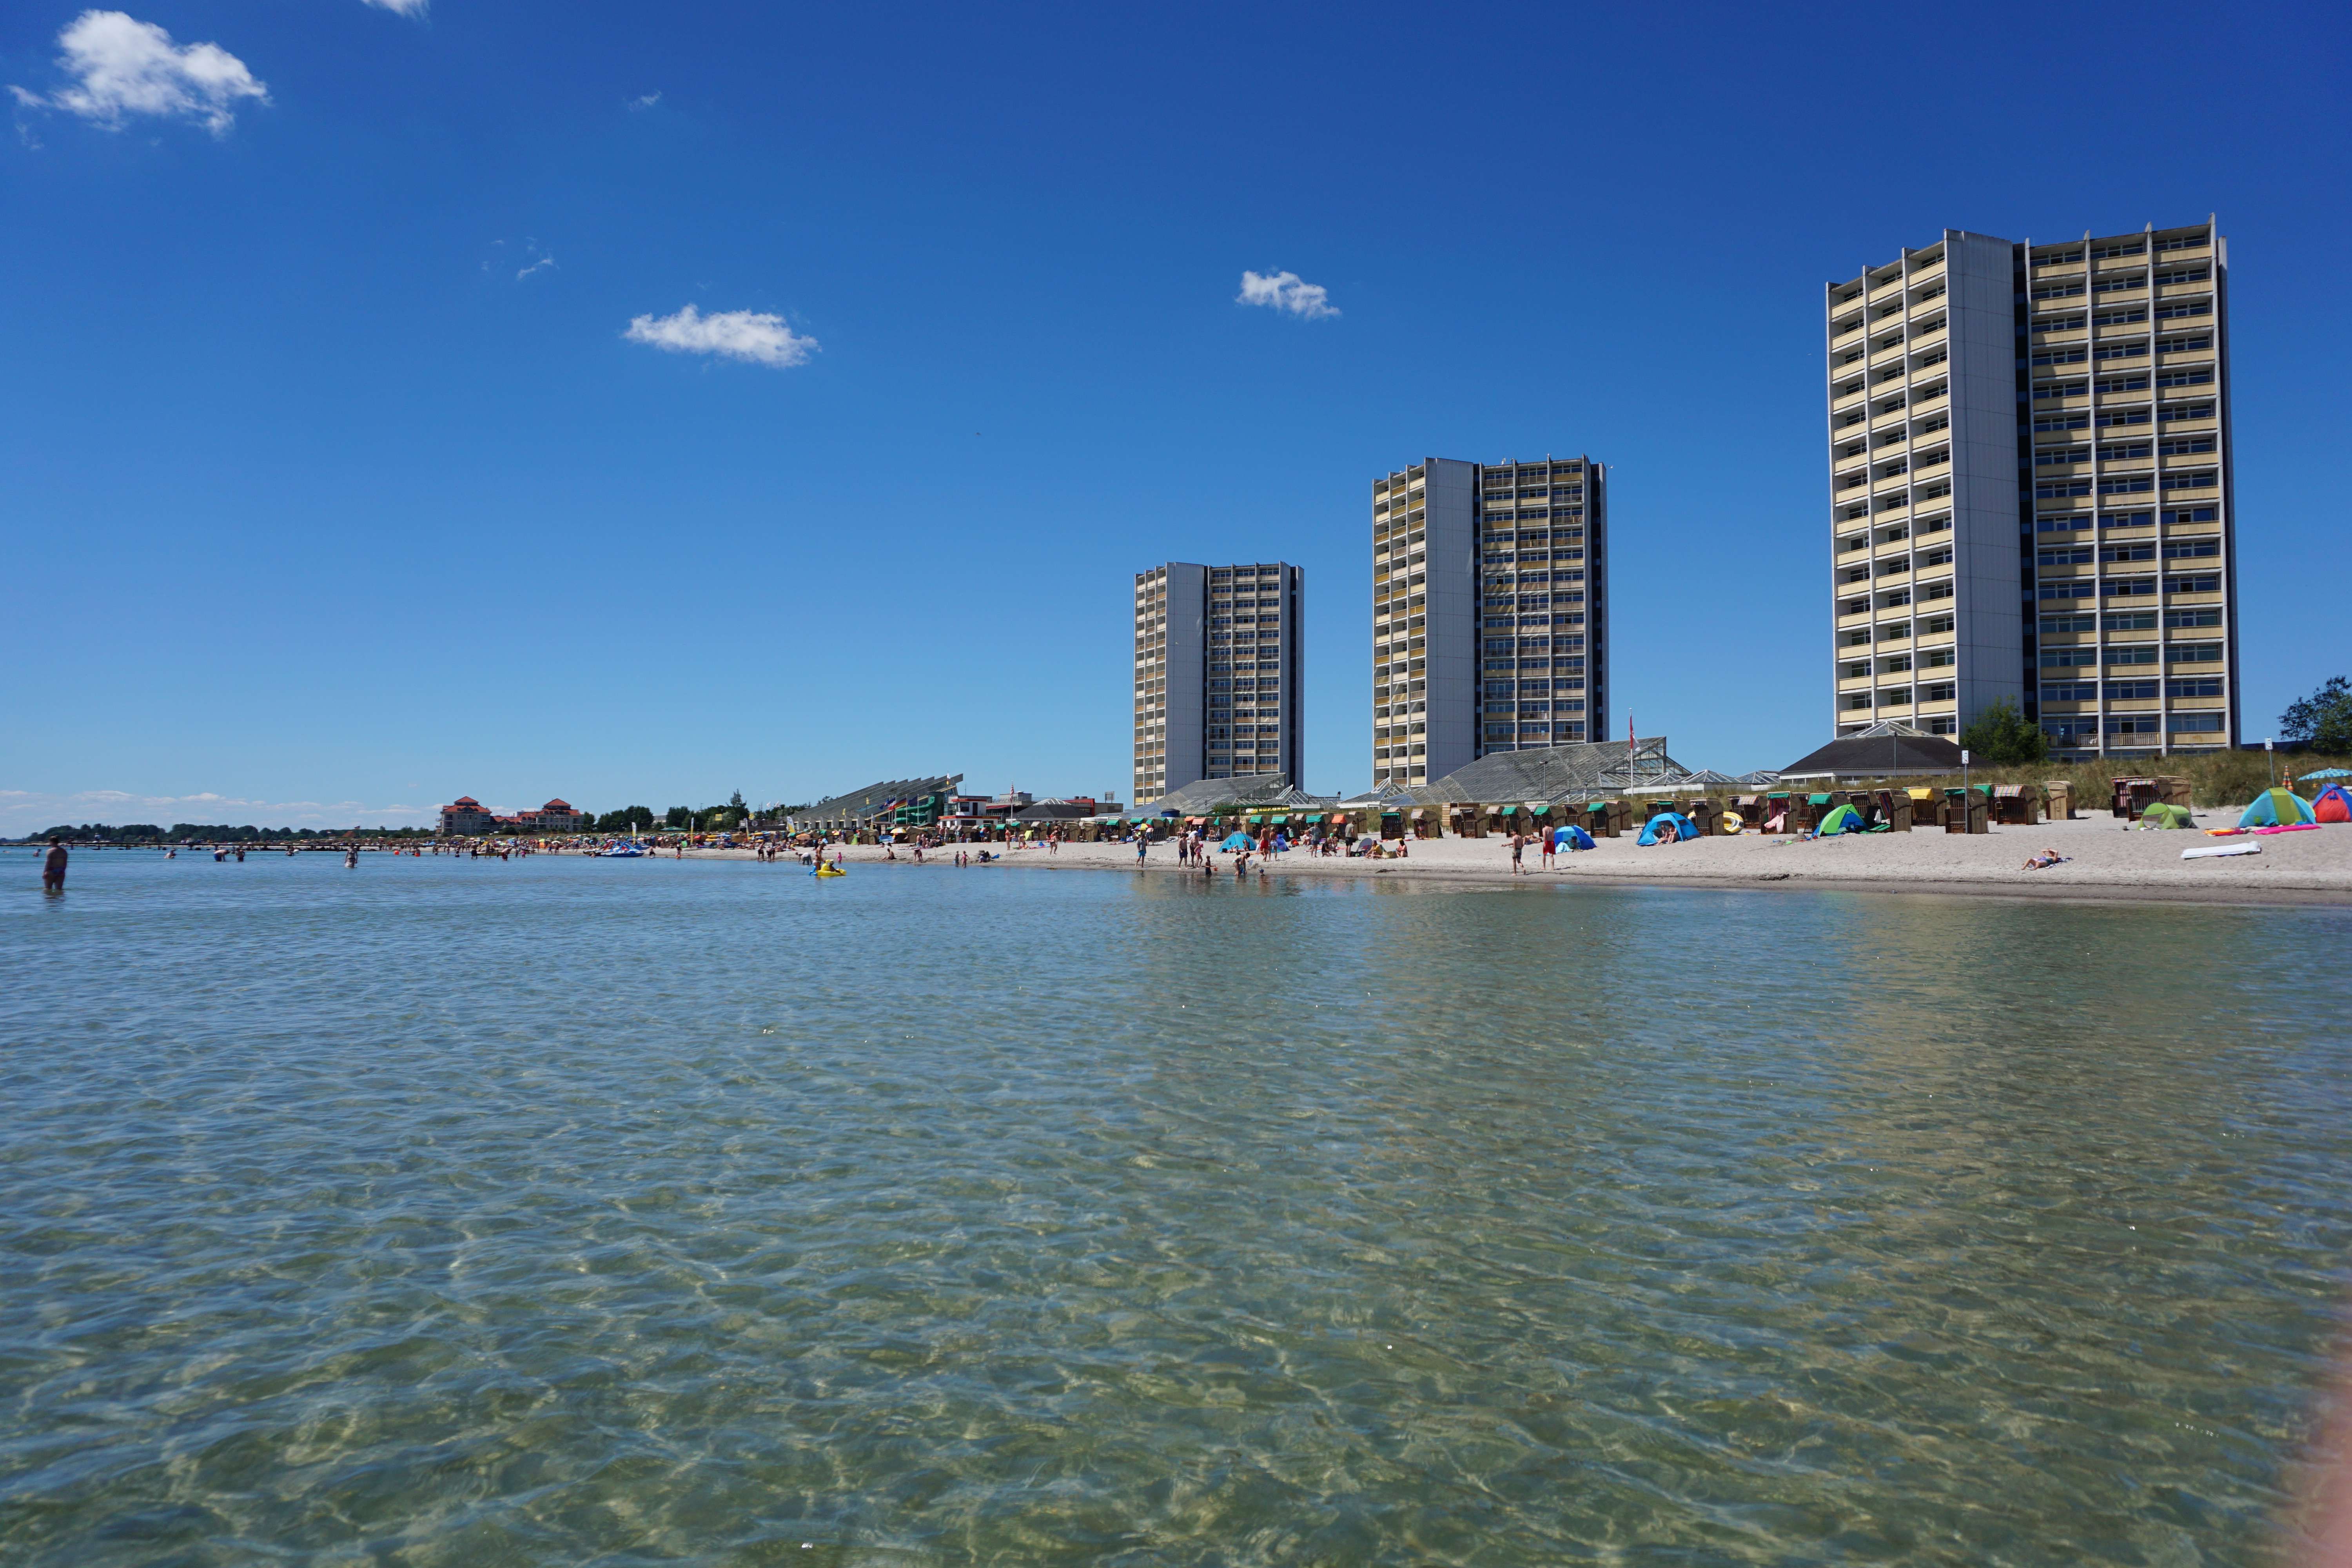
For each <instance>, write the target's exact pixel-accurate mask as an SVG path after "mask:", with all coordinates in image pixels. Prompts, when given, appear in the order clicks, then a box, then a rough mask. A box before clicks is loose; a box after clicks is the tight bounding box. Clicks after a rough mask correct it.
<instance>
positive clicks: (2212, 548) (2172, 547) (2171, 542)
mask: <svg viewBox="0 0 2352 1568" xmlns="http://www.w3.org/2000/svg"><path fill="white" fill-rule="evenodd" d="M2219 554H2221V541H2220V540H2219V539H2168V540H2165V541H2164V542H2163V545H2162V552H2161V553H2160V554H2159V553H2158V542H2157V541H2155V540H2153V539H2140V540H2134V541H2133V542H2130V543H2128V544H2102V545H2100V546H2099V549H2098V555H2097V559H2098V560H2099V561H2100V562H2101V563H2108V562H2116V561H2173V560H2179V559H2181V558H2184V557H2186V558H2192V559H2194V558H2201V557H2205V556H2214V555H2219ZM2092 559H2093V557H2092V553H2091V547H2090V546H2089V545H2087V544H2076V545H2072V546H2069V547H2068V548H2066V549H2063V550H2042V551H2037V552H2035V553H2034V557H2033V563H2034V564H2035V565H2036V566H2087V565H2089V564H2090V563H2091V562H2092Z"/></svg>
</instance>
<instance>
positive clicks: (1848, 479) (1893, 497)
mask: <svg viewBox="0 0 2352 1568" xmlns="http://www.w3.org/2000/svg"><path fill="white" fill-rule="evenodd" d="M2228 267H2229V249H2228V244H2227V242H2226V241H2225V240H2224V239H2223V238H2222V237H2221V235H2220V234H2219V233H2218V232H2217V231H2216V229H2215V227H2214V226H2213V224H2212V223H2211V221H2210V220H2209V221H2207V222H2206V223H2203V224H2199V225H2195V226H2190V227H2187V228H2174V229H2158V228H2155V227H2152V226H2151V227H2149V228H2147V229H2144V230H2142V231H2141V232H2140V233H2137V234H2126V235H2115V236H2111V237H2107V238H2104V239H2100V238H2094V237H2090V236H2088V235H2085V236H2084V237H2083V238H2081V239H2075V240H2066V241H2063V242H2060V243H2056V244H2048V243H2042V242H2037V241H2034V240H2031V239H2027V240H2021V241H2011V240H2006V239H1997V238H1994V237H1990V236H1988V235H1980V234H1969V233H1967V232H1965V231H1963V230H1959V229H1946V230H1945V231H1944V235H1943V237H1942V239H1940V240H1938V241H1937V243H1935V244H1933V245H1929V246H1926V247H1922V248H1920V249H1917V250H1907V249H1906V250H1905V251H1904V252H1903V253H1902V254H1901V255H1900V256H1899V257H1898V258H1895V260H1894V261H1891V262H1888V263H1887V264H1885V266H1882V267H1874V268H1870V269H1868V270H1867V271H1865V272H1864V273H1863V274H1862V275H1861V276H1860V277H1857V278H1850V279H1846V280H1845V281H1844V282H1843V283H1832V284H1830V285H1829V286H1828V289H1827V312H1828V313H1827V334H1828V353H1829V437H1830V495H1831V503H1830V504H1831V523H1832V528H1831V532H1832V550H1831V553H1832V562H1833V563H1834V564H1833V567H1832V571H1833V572H1834V574H1835V603H1834V607H1833V609H1832V621H1833V627H1832V637H1833V639H1834V644H1835V647H1834V658H1835V665H1834V675H1833V677H1832V682H1833V697H1832V701H1833V703H1834V706H1835V722H1836V725H1837V732H1838V733H1840V734H1851V733H1853V732H1854V731H1857V730H1861V729H1863V728H1865V727H1866V726H1868V725H1870V724H1872V723H1874V722H1878V721H1885V720H1889V719H1895V720H1901V721H1906V722H1907V723H1910V724H1913V725H1916V726H1917V727H1918V728H1919V729H1922V730H1925V731H1928V732H1930V733H1932V734H1954V733H1957V732H1958V731H1960V730H1963V729H1965V728H1966V727H1967V726H1968V725H1969V722H1970V721H1973V720H1974V719H1975V718H1976V717H1977V716H1978V715H1979V713H1981V712H1982V711H1983V710H1985V709H1986V708H1987V707H1989V706H1990V705H1991V704H1993V703H1994V702H1996V701H1999V700H2001V699H2004V698H2006V699H2008V700H2011V701H2012V702H2014V703H2015V704H2016V705H2017V707H2018V709H2019V710H2020V711H2021V712H2022V713H2023V714H2024V715H2025V716H2026V717H2028V718H2030V719H2034V720H2036V721H2039V722H2040V724H2041V725H2042V729H2043V730H2044V731H2047V732H2048V734H2049V736H2050V740H2051V745H2052V748H2053V752H2056V753H2057V754H2059V755H2062V756H2068V757H2078V756H2087V755H2091V754H2095V753H2096V752H2102V751H2105V752H2127V751H2187V750H2200V749H2211V748H2219V747H2225V746H2228V745H2231V744H2233V743H2234V742H2235V739H2236V736H2237V732H2238V690H2237V668H2238V659H2237V625H2236V616H2235V614H2234V608H2235V599H2236V552H2235V548H2234V545H2233V542H2232V540H2233V535H2234V532H2235V526H2234V521H2233V518H2232V490H2231V461H2230V395H2229V385H2230V382H2229V363H2230V362H2229V352H2228V334H2229V310H2228ZM2012 545H2013V546H2014V552H2013V554H2014V565H2015V571H2014V574H2012V572H2011V563H2012V549H2011V547H2012ZM2012 584H2014V585H2013V586H2012Z"/></svg>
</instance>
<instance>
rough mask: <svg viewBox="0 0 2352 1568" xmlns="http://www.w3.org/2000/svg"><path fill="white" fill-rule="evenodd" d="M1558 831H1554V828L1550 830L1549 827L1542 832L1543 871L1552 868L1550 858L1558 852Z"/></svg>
mask: <svg viewBox="0 0 2352 1568" xmlns="http://www.w3.org/2000/svg"><path fill="white" fill-rule="evenodd" d="M1558 852H1559V830H1558V829H1556V828H1550V827H1547V828H1545V829H1544V830H1543V868H1544V869H1545V870H1547V871H1549V870H1550V869H1551V868H1552V859H1551V858H1552V856H1553V855H1555V854H1557V853H1558Z"/></svg>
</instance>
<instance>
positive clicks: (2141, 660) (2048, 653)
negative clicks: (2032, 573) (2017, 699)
mask: <svg viewBox="0 0 2352 1568" xmlns="http://www.w3.org/2000/svg"><path fill="white" fill-rule="evenodd" d="M2158 663H2161V664H2219V663H2221V644H2220V643H2217V642H2174V643H2153V642H2134V643H2110V644H2108V645H2107V646H2106V647H2096V646H2092V645H2085V646H2084V647H2044V648H2043V649H2042V668H2044V669H2086V668H2091V667H2092V666H2095V665H2101V664H2158Z"/></svg>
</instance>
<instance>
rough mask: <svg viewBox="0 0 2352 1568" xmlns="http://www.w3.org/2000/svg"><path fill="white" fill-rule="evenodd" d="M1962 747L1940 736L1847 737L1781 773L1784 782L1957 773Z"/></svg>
mask: <svg viewBox="0 0 2352 1568" xmlns="http://www.w3.org/2000/svg"><path fill="white" fill-rule="evenodd" d="M1959 771H1960V748H1959V746H1958V743H1956V742H1952V741H1949V740H1947V739H1946V738H1945V737H1943V736H1941V735H1904V734H1877V735H1848V736H1846V737H1844V738H1843V740H1836V741H1832V742H1830V743H1829V744H1828V745H1826V746H1823V747H1822V749H1821V750H1819V751H1817V752H1810V753H1808V754H1807V755H1805V756H1802V757H1800V758H1798V759H1797V760H1796V761H1795V762H1793V763H1790V764H1789V765H1788V766H1787V767H1785V768H1782V769H1781V770H1780V776H1781V777H1782V778H1784V779H1793V778H1808V777H1811V778H1820V777H1823V776H1827V775H1835V776H1837V777H1840V778H1889V777H1892V776H1894V775H1895V774H1896V773H1958V772H1959Z"/></svg>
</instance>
